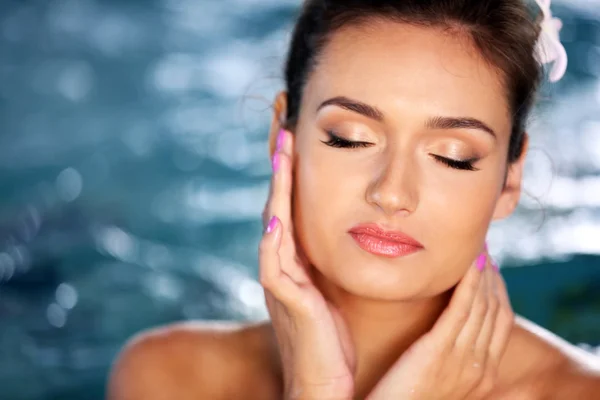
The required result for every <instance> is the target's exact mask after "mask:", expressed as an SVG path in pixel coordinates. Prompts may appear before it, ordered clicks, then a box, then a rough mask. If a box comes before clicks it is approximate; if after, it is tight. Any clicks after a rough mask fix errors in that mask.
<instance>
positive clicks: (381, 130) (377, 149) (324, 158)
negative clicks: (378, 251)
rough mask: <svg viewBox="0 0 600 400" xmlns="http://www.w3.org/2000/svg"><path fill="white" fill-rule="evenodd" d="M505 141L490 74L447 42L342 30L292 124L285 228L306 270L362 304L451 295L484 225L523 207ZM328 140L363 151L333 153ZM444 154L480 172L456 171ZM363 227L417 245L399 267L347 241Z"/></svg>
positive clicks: (388, 31)
mask: <svg viewBox="0 0 600 400" xmlns="http://www.w3.org/2000/svg"><path fill="white" fill-rule="evenodd" d="M341 98H343V99H341ZM332 99H334V100H332ZM336 99H337V100H336ZM325 102H328V103H329V104H328V105H323V104H324V103H325ZM459 119H461V120H462V122H461V120H459ZM510 131H511V117H510V112H509V108H508V104H507V98H506V94H505V90H504V88H503V86H502V84H501V82H500V79H499V75H498V74H497V72H496V71H495V70H494V69H493V68H492V67H491V66H489V65H488V64H487V63H486V62H485V61H484V60H483V59H482V58H481V57H480V56H479V54H478V52H477V51H476V50H474V48H472V47H471V46H470V44H469V42H468V41H466V40H464V39H462V38H460V35H458V34H457V33H456V32H455V33H453V34H448V33H444V32H443V31H442V30H438V29H431V28H420V27H414V26H408V25H404V24H399V23H394V22H377V23H371V24H370V25H368V26H363V27H357V26H354V27H347V28H344V29H343V30H341V31H338V32H337V33H336V34H335V35H334V36H333V38H332V39H331V41H330V42H329V44H328V45H327V46H326V48H325V49H324V51H323V53H322V55H321V58H320V60H319V63H318V66H317V67H316V68H315V69H314V71H313V72H312V74H311V75H310V77H309V80H308V82H307V84H306V86H305V91H304V95H303V99H302V104H301V108H300V114H299V120H298V123H297V125H296V127H295V138H296V139H295V141H296V142H295V152H296V154H295V161H296V164H295V187H294V190H295V192H294V224H295V227H296V232H297V235H298V240H299V242H300V245H301V246H302V247H303V249H304V252H305V253H306V255H307V257H308V259H309V261H310V262H311V263H312V264H313V265H314V267H316V268H317V269H318V270H319V271H320V272H321V274H323V275H324V276H325V277H327V279H328V280H329V281H331V282H333V283H334V284H336V285H337V286H339V287H341V288H343V289H344V290H346V291H348V292H350V293H353V294H356V295H359V296H365V297H370V298H384V299H406V298H420V297H425V296H432V295H435V294H438V293H441V292H442V291H445V290H447V289H449V288H450V287H452V286H453V285H455V284H456V283H457V282H458V281H459V280H460V278H461V277H462V276H463V275H464V274H465V273H466V270H467V268H469V267H470V265H471V263H472V262H473V260H474V259H475V258H476V256H477V254H478V253H479V252H480V251H481V250H482V248H483V243H484V241H485V236H486V232H487V229H488V226H489V224H490V222H491V220H492V219H499V218H504V217H506V216H507V215H508V214H510V213H511V212H512V211H513V209H514V207H515V206H516V203H517V202H518V196H519V193H520V181H521V169H522V160H520V162H518V163H516V164H514V165H512V167H511V169H510V170H509V176H508V182H507V187H506V188H503V184H504V177H505V168H506V159H507V151H508V141H509V136H510ZM328 132H333V133H334V134H335V135H336V136H338V137H339V138H341V139H342V140H347V141H353V142H364V143H367V144H366V145H365V146H363V147H356V148H340V147H332V146H329V145H327V144H325V143H324V142H328V141H330V139H331V136H329V134H328ZM442 157H443V158H444V159H449V160H456V161H464V160H470V159H476V161H473V162H472V163H471V164H472V168H471V167H470V166H469V163H468V162H467V163H464V162H463V163H459V164H457V165H455V166H458V167H461V168H466V169H456V168H453V167H451V166H449V165H447V164H445V163H444V162H443V160H442ZM367 223H374V224H377V225H379V226H380V227H381V228H383V229H386V230H395V231H402V232H404V233H406V234H408V235H410V236H412V237H413V238H414V239H416V240H417V241H418V242H420V243H421V244H422V245H423V248H422V249H421V250H419V251H417V252H414V253H412V254H409V255H405V256H401V257H385V256H381V255H375V254H372V253H370V252H368V251H365V250H363V249H362V248H361V247H360V246H359V245H358V244H357V242H356V241H355V239H354V238H353V236H352V235H351V234H350V233H349V230H350V229H352V228H353V227H355V226H357V225H359V224H367Z"/></svg>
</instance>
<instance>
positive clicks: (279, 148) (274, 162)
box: [262, 129, 289, 229]
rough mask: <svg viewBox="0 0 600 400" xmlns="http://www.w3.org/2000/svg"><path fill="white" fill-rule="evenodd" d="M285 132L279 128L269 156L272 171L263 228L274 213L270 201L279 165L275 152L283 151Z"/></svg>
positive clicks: (263, 213) (263, 215) (263, 216)
mask: <svg viewBox="0 0 600 400" xmlns="http://www.w3.org/2000/svg"><path fill="white" fill-rule="evenodd" d="M285 132H286V131H285V130H283V129H281V130H280V131H279V133H278V135H277V139H276V146H275V152H274V153H273V156H272V157H271V167H272V170H273V173H272V174H271V183H270V185H269V195H268V197H267V201H266V204H265V208H264V209H263V212H262V220H263V229H266V228H267V224H268V222H269V220H270V218H271V217H272V216H273V215H275V213H274V212H273V210H272V203H273V193H274V188H275V185H276V179H277V171H276V169H278V168H279V165H280V159H279V156H277V153H278V152H281V151H283V148H284V146H285V144H286V143H285V140H286V135H285ZM288 154H289V153H288Z"/></svg>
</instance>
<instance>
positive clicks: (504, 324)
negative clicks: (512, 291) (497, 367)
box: [489, 272, 515, 364]
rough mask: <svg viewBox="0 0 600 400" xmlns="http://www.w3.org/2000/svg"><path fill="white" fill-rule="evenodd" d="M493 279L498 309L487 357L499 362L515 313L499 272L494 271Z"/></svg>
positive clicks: (510, 331)
mask: <svg viewBox="0 0 600 400" xmlns="http://www.w3.org/2000/svg"><path fill="white" fill-rule="evenodd" d="M493 279H494V282H495V286H496V290H497V296H498V304H499V309H498V314H497V318H496V324H495V327H494V335H493V336H492V340H491V342H490V351H489V357H490V359H491V360H493V362H495V363H496V364H499V363H500V360H501V359H502V355H503V354H504V351H505V350H506V347H507V346H508V342H509V340H510V335H511V333H512V330H513V327H514V325H515V314H514V311H513V309H512V306H511V304H510V300H509V298H508V292H507V290H506V284H505V282H504V278H503V277H502V275H501V274H500V273H499V272H495V273H494V276H493Z"/></svg>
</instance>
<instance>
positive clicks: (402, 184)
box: [366, 156, 418, 217]
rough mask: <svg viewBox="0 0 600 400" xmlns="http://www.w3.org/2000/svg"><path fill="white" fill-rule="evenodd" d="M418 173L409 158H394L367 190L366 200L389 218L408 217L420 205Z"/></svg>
mask: <svg viewBox="0 0 600 400" xmlns="http://www.w3.org/2000/svg"><path fill="white" fill-rule="evenodd" d="M417 183H418V172H417V169H416V168H414V166H412V167H411V160H410V159H409V158H401V157H398V156H392V157H390V159H389V160H388V161H387V162H385V163H383V164H382V166H381V168H380V169H379V171H378V173H377V174H375V176H374V179H373V181H372V182H370V184H369V187H368V188H367V193H366V200H367V203H369V204H370V205H372V206H374V207H376V208H378V209H379V210H380V211H383V213H385V214H386V215H387V216H389V217H393V216H408V215H410V214H412V213H413V212H414V211H415V209H416V207H417V204H418V195H417Z"/></svg>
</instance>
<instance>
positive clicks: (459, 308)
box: [430, 255, 483, 348]
mask: <svg viewBox="0 0 600 400" xmlns="http://www.w3.org/2000/svg"><path fill="white" fill-rule="evenodd" d="M481 260H482V259H481V255H480V256H479V257H477V259H476V260H475V261H474V262H473V263H472V264H471V266H470V267H469V270H468V271H467V273H466V274H465V276H464V277H463V278H462V279H461V281H460V282H459V283H458V285H457V286H456V288H455V290H454V293H453V294H452V298H451V299H450V303H449V304H448V307H446V309H445V310H444V312H443V313H442V315H440V317H439V318H438V320H437V321H436V323H435V325H434V326H433V328H432V330H431V332H430V334H431V336H432V337H433V338H434V339H435V340H436V341H437V342H438V343H444V344H443V345H442V347H443V348H451V347H453V346H454V344H455V341H456V338H457V337H458V334H459V333H460V331H461V330H462V327H463V326H464V325H465V324H466V323H467V320H468V319H469V314H470V313H471V307H472V305H473V301H474V300H475V296H476V294H477V292H478V291H479V286H480V282H481V280H482V277H483V273H482V271H481V270H480V269H479V268H478V265H480V264H478V263H480V262H481Z"/></svg>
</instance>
